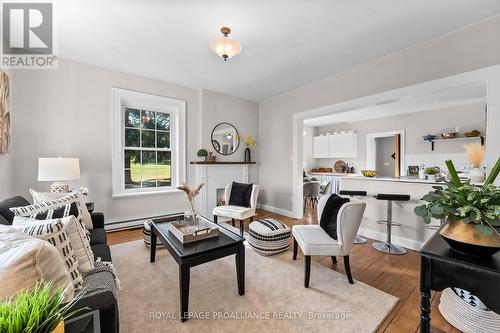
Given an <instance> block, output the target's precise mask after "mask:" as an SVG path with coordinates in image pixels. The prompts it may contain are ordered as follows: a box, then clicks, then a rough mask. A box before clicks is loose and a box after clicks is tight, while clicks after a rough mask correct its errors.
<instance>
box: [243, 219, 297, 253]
mask: <svg viewBox="0 0 500 333" xmlns="http://www.w3.org/2000/svg"><path fill="white" fill-rule="evenodd" d="M249 229H250V231H249V236H248V244H250V246H251V247H252V248H253V249H254V250H255V251H256V252H258V253H259V254H261V255H264V256H270V255H273V254H276V253H280V252H283V251H286V250H288V248H289V247H290V239H291V238H290V234H291V229H290V228H289V227H288V226H287V225H286V224H284V223H283V222H281V221H278V220H275V219H262V220H257V221H254V222H252V223H250V226H249Z"/></svg>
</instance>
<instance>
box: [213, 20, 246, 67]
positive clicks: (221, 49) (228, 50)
mask: <svg viewBox="0 0 500 333" xmlns="http://www.w3.org/2000/svg"><path fill="white" fill-rule="evenodd" d="M220 32H222V35H223V36H222V37H219V38H216V39H214V40H213V41H212V42H211V43H210V48H211V49H212V51H214V52H215V53H217V55H218V56H219V57H221V58H222V59H224V61H226V60H227V59H229V58H232V57H234V56H235V55H238V54H239V53H240V52H241V44H240V42H238V41H237V40H234V39H231V38H230V37H229V34H230V33H231V29H229V28H228V27H222V28H221V29H220Z"/></svg>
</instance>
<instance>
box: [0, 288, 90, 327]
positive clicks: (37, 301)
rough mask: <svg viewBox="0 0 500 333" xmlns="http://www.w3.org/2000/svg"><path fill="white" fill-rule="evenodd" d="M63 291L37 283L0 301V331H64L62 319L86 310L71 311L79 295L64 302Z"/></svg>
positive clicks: (64, 290)
mask: <svg viewBox="0 0 500 333" xmlns="http://www.w3.org/2000/svg"><path fill="white" fill-rule="evenodd" d="M66 291H67V290H66V289H65V288H63V287H59V288H56V289H55V290H54V288H53V285H52V284H51V283H37V284H36V285H35V287H34V288H33V289H32V290H21V291H20V292H19V293H18V294H17V296H16V297H15V298H14V297H12V298H10V299H7V300H6V301H4V302H3V303H0V332H5V333H64V320H66V319H68V318H69V317H72V316H74V315H76V314H77V313H79V312H81V311H83V310H85V308H84V309H79V310H76V311H73V310H72V306H73V305H74V304H75V303H76V302H77V300H78V299H79V296H76V297H75V298H73V300H71V301H70V302H68V303H64V300H65V295H66Z"/></svg>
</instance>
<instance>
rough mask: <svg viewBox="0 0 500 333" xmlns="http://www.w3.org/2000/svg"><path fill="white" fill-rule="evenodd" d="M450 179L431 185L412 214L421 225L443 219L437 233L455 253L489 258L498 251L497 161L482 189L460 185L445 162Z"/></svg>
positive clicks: (499, 168)
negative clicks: (431, 187) (418, 217)
mask: <svg viewBox="0 0 500 333" xmlns="http://www.w3.org/2000/svg"><path fill="white" fill-rule="evenodd" d="M446 167H447V168H448V171H449V175H450V177H451V179H450V180H449V181H447V182H446V183H445V186H433V189H434V190H433V191H431V192H429V193H427V194H426V195H425V196H424V197H423V198H422V200H424V201H426V203H425V204H423V205H420V206H417V207H415V209H414V212H415V214H417V215H418V216H421V217H422V218H423V220H424V222H425V223H429V222H430V221H431V218H436V219H445V220H446V223H445V224H444V225H443V227H442V228H441V229H440V231H439V233H440V234H441V236H442V237H443V238H444V239H445V240H446V242H447V243H448V244H449V245H450V247H451V248H452V249H453V250H455V251H458V252H461V253H465V254H469V255H475V256H491V255H493V254H495V253H496V252H497V251H498V250H499V249H500V233H499V231H500V188H499V187H498V186H496V185H494V181H495V179H496V177H497V176H498V173H499V171H500V158H499V159H498V160H497V162H496V164H495V166H494V167H493V169H492V171H491V173H490V174H489V176H488V178H487V179H486V181H485V182H484V184H483V185H482V186H477V185H474V184H471V182H470V180H467V181H465V182H461V180H460V178H459V177H458V174H457V171H456V169H455V166H454V165H453V162H452V161H446Z"/></svg>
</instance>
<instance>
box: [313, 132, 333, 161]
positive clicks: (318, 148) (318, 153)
mask: <svg viewBox="0 0 500 333" xmlns="http://www.w3.org/2000/svg"><path fill="white" fill-rule="evenodd" d="M328 137H329V135H322V136H315V137H314V138H313V157H314V158H328V157H329V155H328V153H329V151H328Z"/></svg>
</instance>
